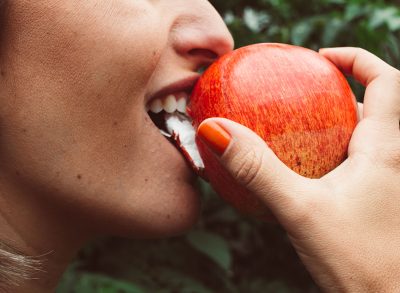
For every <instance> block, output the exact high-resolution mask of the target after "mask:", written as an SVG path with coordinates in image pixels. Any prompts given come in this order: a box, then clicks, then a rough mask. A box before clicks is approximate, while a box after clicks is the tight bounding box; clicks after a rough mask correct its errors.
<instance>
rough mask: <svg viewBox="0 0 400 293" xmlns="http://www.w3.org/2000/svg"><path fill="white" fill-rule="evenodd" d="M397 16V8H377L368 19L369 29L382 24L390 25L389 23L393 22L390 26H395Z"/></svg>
mask: <svg viewBox="0 0 400 293" xmlns="http://www.w3.org/2000/svg"><path fill="white" fill-rule="evenodd" d="M399 17H400V16H399V10H398V9H397V8H395V7H386V8H382V9H377V10H375V12H374V13H373V14H372V16H371V18H370V20H369V27H370V28H371V29H376V28H378V27H380V26H382V25H384V24H387V25H388V26H390V24H389V23H390V22H393V24H392V26H393V28H395V27H396V26H397V25H398V24H397V21H396V20H397V19H398V18H399Z"/></svg>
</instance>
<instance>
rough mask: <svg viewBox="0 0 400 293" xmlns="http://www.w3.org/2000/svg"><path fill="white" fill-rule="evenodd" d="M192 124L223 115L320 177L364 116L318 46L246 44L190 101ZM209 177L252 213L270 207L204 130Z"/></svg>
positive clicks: (336, 161)
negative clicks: (224, 161)
mask: <svg viewBox="0 0 400 293" xmlns="http://www.w3.org/2000/svg"><path fill="white" fill-rule="evenodd" d="M187 111H188V114H189V116H191V118H192V119H193V126H194V127H195V128H196V129H197V128H198V126H199V125H200V123H201V122H202V121H203V120H205V119H207V118H210V117H224V118H228V119H231V120H233V121H236V122H238V123H240V124H242V125H244V126H247V127H248V128H250V129H252V130H253V131H254V132H256V133H257V134H258V135H259V136H260V137H261V138H262V139H264V140H265V141H266V143H267V144H268V146H269V147H270V148H271V149H272V150H273V151H274V153H275V154H276V155H277V156H278V157H279V159H280V160H281V161H282V162H284V163H285V164H286V165H287V166H288V167H289V168H291V169H292V170H293V171H295V172H296V173H298V174H300V175H302V176H305V177H309V178H320V177H322V176H324V175H325V174H327V173H328V172H330V171H332V170H333V169H335V168H336V167H337V166H338V165H340V164H341V163H342V162H343V161H344V160H345V159H346V157H347V149H348V146H349V142H350V138H351V136H352V133H353V131H354V128H355V127H356V124H357V121H358V118H357V117H358V111H357V102H356V99H355V97H354V94H353V92H352V90H351V88H350V86H349V84H348V82H347V80H346V78H345V77H344V75H343V74H342V73H341V72H340V71H339V70H338V69H337V68H336V67H335V66H334V65H333V64H332V63H331V62H330V61H328V60H327V59H326V58H324V57H322V56H321V55H320V54H318V53H317V52H315V51H312V50H309V49H306V48H302V47H297V46H292V45H286V44H276V43H265V44H256V45H250V46H247V47H243V48H240V49H237V50H235V51H233V52H232V53H229V54H227V55H225V56H223V57H222V58H220V59H219V60H218V61H217V62H215V63H214V64H213V65H211V66H210V67H209V68H208V70H207V71H206V72H205V73H204V74H203V76H202V77H201V78H200V80H199V81H198V83H197V84H196V86H195V88H194V90H193V93H192V96H191V98H190V103H189V105H188V107H187ZM196 144H197V146H198V148H199V152H200V155H201V157H202V158H203V161H204V165H205V176H206V178H207V179H208V180H209V182H210V184H211V185H212V186H213V188H214V189H215V191H216V192H217V193H218V194H219V195H220V196H222V197H223V198H224V199H225V200H226V201H228V202H229V203H231V204H232V205H233V206H234V207H236V208H237V209H238V210H240V211H241V212H243V213H245V214H250V215H253V216H256V217H264V216H265V215H268V210H267V208H266V207H265V205H264V204H262V203H261V202H260V201H259V200H258V199H257V198H255V197H254V196H252V195H251V194H249V192H247V190H246V189H245V187H243V186H240V185H239V184H238V183H236V182H235V180H234V179H233V177H232V176H231V175H229V174H228V172H227V171H226V170H225V169H224V168H223V166H222V165H221V164H220V163H219V161H218V159H217V158H216V156H215V155H214V154H212V153H211V151H210V150H209V149H208V148H207V147H206V146H205V145H204V144H203V142H202V141H201V140H200V139H199V138H198V137H197V138H196Z"/></svg>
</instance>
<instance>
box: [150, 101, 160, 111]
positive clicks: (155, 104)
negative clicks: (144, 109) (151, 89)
mask: <svg viewBox="0 0 400 293" xmlns="http://www.w3.org/2000/svg"><path fill="white" fill-rule="evenodd" d="M162 110H163V103H162V101H161V100H160V99H155V100H154V101H153V102H151V104H150V111H151V112H153V113H155V114H158V113H160V112H161V111H162Z"/></svg>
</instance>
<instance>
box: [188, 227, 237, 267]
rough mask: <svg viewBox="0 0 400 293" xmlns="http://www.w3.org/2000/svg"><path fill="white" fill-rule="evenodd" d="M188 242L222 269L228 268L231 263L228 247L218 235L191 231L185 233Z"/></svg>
mask: <svg viewBox="0 0 400 293" xmlns="http://www.w3.org/2000/svg"><path fill="white" fill-rule="evenodd" d="M187 240H188V241H189V243H190V244H191V245H192V246H193V247H194V248H195V249H197V250H198V251H200V252H201V253H203V254H205V255H206V256H208V257H209V258H210V259H212V260H213V261H214V262H215V263H216V264H218V265H219V266H220V267H221V268H222V269H224V270H229V269H230V268H231V264H232V256H231V252H230V248H229V246H228V244H227V242H226V241H225V239H224V238H222V237H221V236H220V235H217V234H214V233H210V232H205V231H193V232H191V233H189V234H188V235H187Z"/></svg>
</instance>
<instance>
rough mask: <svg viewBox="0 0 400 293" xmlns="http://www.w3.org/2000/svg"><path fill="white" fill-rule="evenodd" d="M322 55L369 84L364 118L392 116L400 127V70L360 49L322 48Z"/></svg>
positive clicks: (366, 84)
mask: <svg viewBox="0 0 400 293" xmlns="http://www.w3.org/2000/svg"><path fill="white" fill-rule="evenodd" d="M320 54H321V55H323V56H324V57H326V58H328V59H329V60H330V61H331V62H333V63H334V64H335V65H336V66H337V67H338V68H339V69H341V70H342V71H343V72H344V73H346V74H349V75H352V76H354V78H355V79H357V80H358V81H359V82H360V83H361V84H363V85H364V86H366V87H367V90H366V92H365V97H364V118H367V117H371V116H376V117H378V118H390V119H393V123H395V124H394V125H395V126H396V127H397V129H398V123H399V122H398V121H399V118H400V72H399V71H398V70H396V69H395V68H394V67H392V66H390V65H389V64H387V63H385V62H384V61H383V60H381V59H380V58H378V57H377V56H375V55H374V54H372V53H370V52H368V51H366V50H363V49H360V48H351V47H347V48H329V49H322V50H320Z"/></svg>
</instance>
